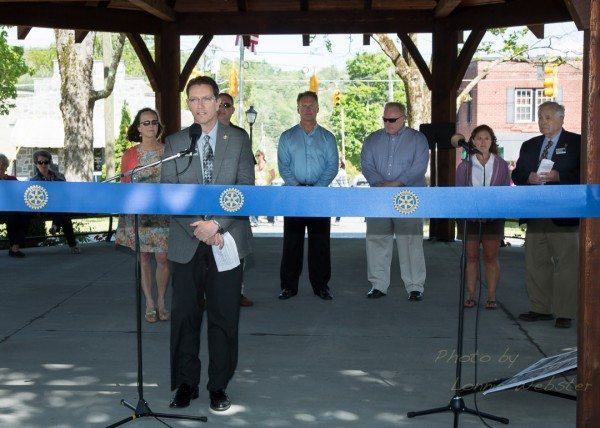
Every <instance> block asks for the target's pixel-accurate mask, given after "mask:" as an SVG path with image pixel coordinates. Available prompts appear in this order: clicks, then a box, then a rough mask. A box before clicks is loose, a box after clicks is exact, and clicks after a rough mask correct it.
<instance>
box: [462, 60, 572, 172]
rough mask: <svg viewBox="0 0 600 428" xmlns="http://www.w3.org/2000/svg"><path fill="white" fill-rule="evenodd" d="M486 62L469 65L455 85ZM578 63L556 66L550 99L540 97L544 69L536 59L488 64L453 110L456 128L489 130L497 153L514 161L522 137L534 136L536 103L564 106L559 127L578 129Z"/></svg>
mask: <svg viewBox="0 0 600 428" xmlns="http://www.w3.org/2000/svg"><path fill="white" fill-rule="evenodd" d="M489 64H490V62H489V61H474V62H472V63H471V64H470V65H469V68H468V70H467V72H466V74H465V78H464V80H463V84H462V85H461V90H462V88H464V87H465V86H466V85H467V84H468V83H469V82H470V81H471V80H472V79H473V78H474V77H475V76H477V75H478V74H479V73H480V72H481V71H482V70H484V69H485V68H486V67H488V66H489ZM582 72H583V64H582V62H581V61H567V62H566V63H565V64H561V65H560V66H558V72H557V79H558V90H557V93H556V96H555V97H554V98H549V97H544V89H543V87H544V71H543V67H542V65H541V64H539V63H538V64H533V63H526V62H506V63H501V64H499V65H496V66H495V67H494V68H492V70H491V72H490V73H489V74H488V75H487V77H486V78H485V79H483V80H481V81H480V82H479V83H478V84H477V85H476V86H475V87H474V88H473V90H472V91H471V100H470V101H469V102H467V103H463V104H462V105H461V107H460V109H459V111H458V115H457V124H456V128H457V131H458V132H460V133H461V134H463V135H465V136H467V137H468V136H469V135H471V130H472V129H474V128H475V127H476V126H478V125H482V124H487V125H489V126H491V128H492V129H493V130H494V132H495V134H496V137H497V138H498V144H499V146H500V147H501V148H502V153H501V154H502V156H503V157H504V158H505V159H506V160H507V161H514V160H516V159H517V158H518V156H519V149H520V147H521V143H523V141H525V140H527V139H529V138H531V137H534V136H536V135H539V130H538V126H537V107H538V106H539V105H540V104H541V103H542V102H544V101H551V100H553V101H557V102H558V103H560V104H563V105H564V106H565V111H566V115H565V124H564V128H565V129H567V130H569V131H572V132H577V133H581V114H582V113H581V105H582V102H581V91H582Z"/></svg>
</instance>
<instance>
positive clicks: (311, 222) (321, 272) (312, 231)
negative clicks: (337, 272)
mask: <svg viewBox="0 0 600 428" xmlns="http://www.w3.org/2000/svg"><path fill="white" fill-rule="evenodd" d="M305 229H308V277H309V279H310V284H311V285H312V289H313V292H314V293H315V294H316V293H318V292H319V291H321V290H327V289H328V286H327V284H328V283H329V280H330V279H331V253H330V234H331V218H330V217H325V218H323V217H284V219H283V254H282V256H281V269H280V273H279V275H280V278H281V289H282V290H284V289H288V290H292V291H298V281H299V280H300V274H301V273H302V263H303V256H304V231H305Z"/></svg>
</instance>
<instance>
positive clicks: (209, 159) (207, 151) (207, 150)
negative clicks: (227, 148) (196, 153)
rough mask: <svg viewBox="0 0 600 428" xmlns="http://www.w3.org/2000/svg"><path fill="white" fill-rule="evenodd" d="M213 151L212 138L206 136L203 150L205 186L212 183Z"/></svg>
mask: <svg viewBox="0 0 600 428" xmlns="http://www.w3.org/2000/svg"><path fill="white" fill-rule="evenodd" d="M213 160H214V155H213V150H212V147H211V146H210V136H208V135H205V136H204V148H203V149H202V172H203V178H204V184H211V183H212V172H213Z"/></svg>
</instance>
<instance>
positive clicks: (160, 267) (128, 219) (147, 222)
mask: <svg viewBox="0 0 600 428" xmlns="http://www.w3.org/2000/svg"><path fill="white" fill-rule="evenodd" d="M161 131H162V126H161V124H160V121H159V119H158V114H157V113H156V111H154V110H152V109H150V108H143V109H142V110H140V111H139V112H138V113H137V114H136V116H135V119H134V121H133V123H132V124H131V126H130V127H129V129H128V130H127V138H128V139H129V141H134V142H139V143H140V144H137V145H135V146H133V147H131V148H129V149H127V151H125V153H124V154H123V158H122V160H121V173H124V172H126V171H130V170H132V169H133V168H135V167H136V166H142V165H148V164H150V163H153V162H156V161H158V160H160V159H161V158H162V154H163V151H164V145H163V144H162V143H161V142H160V141H159V137H160V134H161ZM121 182H122V183H131V182H135V183H158V182H160V164H159V165H156V166H153V167H151V168H146V169H144V170H141V171H139V172H138V173H135V174H133V175H131V176H127V177H123V178H122V179H121ZM134 221H135V218H134V216H133V215H121V216H119V226H118V228H117V235H116V243H117V245H122V246H125V247H129V248H131V249H132V250H134V251H135V228H134ZM138 225H139V238H140V253H141V271H142V278H141V279H142V290H143V292H144V296H145V298H146V315H145V318H146V321H148V322H149V323H154V322H156V321H158V320H161V321H166V320H168V319H169V316H170V314H169V311H168V310H167V308H166V306H165V295H166V292H167V286H168V283H169V264H168V261H167V239H168V236H169V217H167V216H158V215H139V220H138ZM152 254H154V258H155V259H156V286H157V298H156V300H154V297H153V293H152V282H153V278H152V262H151V257H152Z"/></svg>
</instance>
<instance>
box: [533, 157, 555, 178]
mask: <svg viewBox="0 0 600 428" xmlns="http://www.w3.org/2000/svg"><path fill="white" fill-rule="evenodd" d="M553 166H554V162H552V161H551V160H550V159H542V161H541V162H540V166H539V167H538V170H537V173H538V175H540V174H548V173H549V172H550V171H552V167H553Z"/></svg>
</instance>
